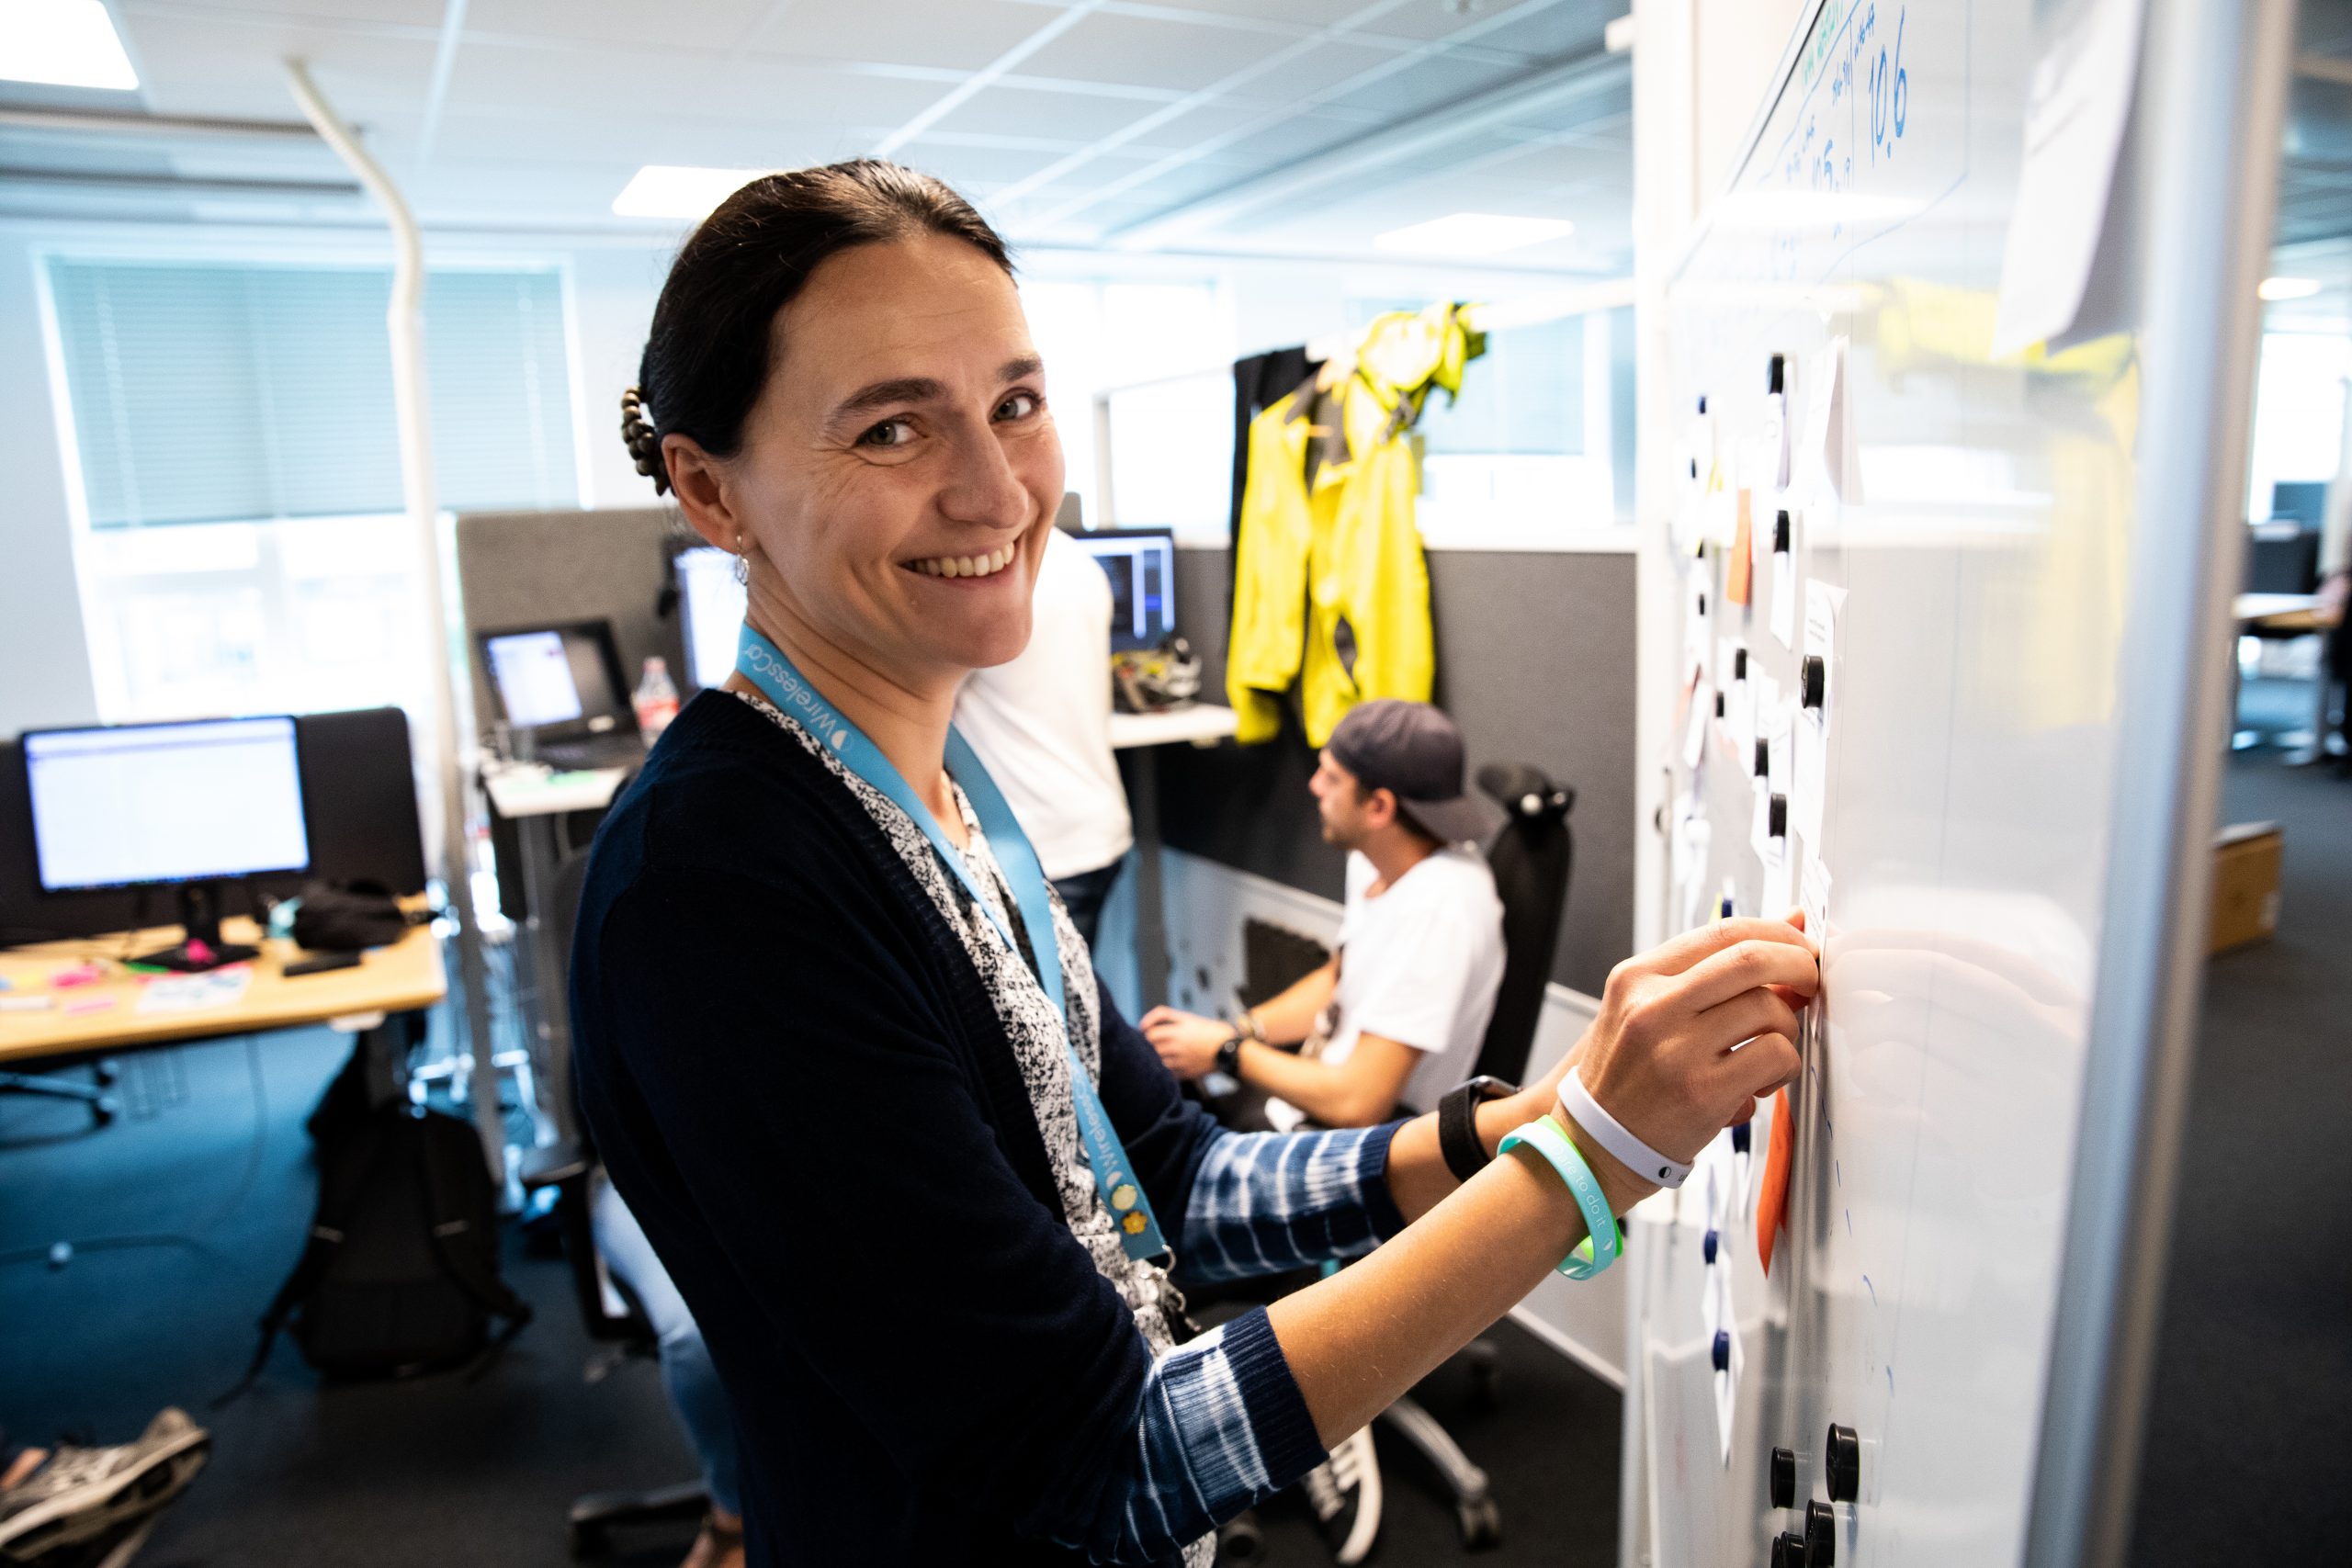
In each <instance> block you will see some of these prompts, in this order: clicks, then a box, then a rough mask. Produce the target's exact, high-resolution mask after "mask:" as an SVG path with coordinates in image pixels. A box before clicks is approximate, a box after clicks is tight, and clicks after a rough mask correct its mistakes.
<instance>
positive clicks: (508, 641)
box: [481, 619, 637, 742]
mask: <svg viewBox="0 0 2352 1568" xmlns="http://www.w3.org/2000/svg"><path fill="white" fill-rule="evenodd" d="M481 659H482V667H483V668H484V669H485V670H487V671H489V672H490V689H491V693H492V695H493V696H494V697H495V698H496V699H497V701H498V706H499V716H501V717H502V718H503V719H504V720H505V721H506V725H507V728H510V729H512V730H515V731H518V732H522V733H525V734H527V735H529V736H531V737H532V738H533V739H535V740H537V741H540V742H547V741H564V740H582V739H592V738H596V737H602V736H607V735H614V734H618V733H628V734H634V733H635V732H636V729H637V711H636V709H635V708H633V707H632V706H631V705H630V704H629V694H628V686H627V685H626V684H625V683H624V682H623V677H622V675H621V658H620V652H619V650H618V649H616V647H615V646H614V644H613V625H612V623H611V622H610V621H606V620H601V619H599V620H594V621H569V622H565V623H562V624H560V625H556V626H515V627H512V628H510V629H508V630H505V631H493V632H483V633H482V634H481Z"/></svg>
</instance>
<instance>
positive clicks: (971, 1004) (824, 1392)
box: [571, 692, 1385, 1568]
mask: <svg viewBox="0 0 2352 1568" xmlns="http://www.w3.org/2000/svg"><path fill="white" fill-rule="evenodd" d="M1102 1001H1103V1042H1102V1046H1103V1055H1102V1077H1101V1092H1102V1096H1103V1103H1104V1105H1105V1107H1106V1109H1107V1110H1108V1111H1109V1112H1110V1114H1111V1117H1112V1120H1113V1122H1114V1124H1115V1125H1116V1126H1117V1128H1118V1130H1119V1133H1120V1135H1121V1137H1122V1139H1123V1140H1124V1141H1125V1145H1126V1147H1127V1150H1128V1153H1129V1155H1130V1156H1131V1158H1132V1159H1133V1160H1134V1162H1135V1166H1136V1171H1137V1173H1138V1175H1139V1176H1140V1178H1141V1179H1142V1182H1143V1186H1144V1189H1145V1191H1146V1192H1147V1193H1148V1196H1149V1198H1150V1200H1151V1203H1152V1206H1153V1208H1154V1209H1155V1210H1156V1211H1157V1212H1158V1213H1159V1214H1160V1215H1161V1216H1162V1219H1163V1223H1166V1224H1177V1223H1178V1221H1177V1216H1181V1215H1182V1214H1183V1213H1185V1212H1186V1206H1187V1203H1188V1201H1190V1198H1191V1195H1192V1189H1193V1179H1194V1177H1195V1175H1196V1174H1197V1173H1198V1171H1199V1169H1200V1166H1201V1161H1202V1156H1203V1152H1204V1148H1205V1146H1206V1145H1207V1144H1208V1142H1209V1141H1210V1139H1211V1138H1212V1137H1213V1136H1214V1134H1215V1132H1216V1125H1215V1123H1214V1122H1210V1121H1209V1120H1208V1119H1207V1118H1205V1117H1204V1115H1203V1114H1202V1113H1201V1111H1199V1108H1198V1107H1197V1106H1195V1105H1194V1104H1193V1102H1192V1101H1190V1100H1185V1099H1184V1098H1183V1097H1182V1095H1181V1094H1180V1093H1179V1092H1178V1091H1177V1086H1176V1083H1175V1080H1174V1079H1173V1078H1172V1077H1170V1076H1169V1074H1168V1073H1167V1071H1166V1070H1165V1069H1164V1068H1163V1067H1162V1066H1160V1064H1159V1060H1158V1058H1157V1057H1156V1056H1155V1055H1153V1053H1152V1051H1151V1049H1150V1047H1149V1045H1148V1043H1146V1042H1145V1041H1144V1040H1143V1038H1142V1037H1141V1036H1140V1035H1139V1034H1138V1033H1137V1032H1136V1031H1135V1029H1134V1028H1133V1026H1131V1025H1129V1024H1128V1023H1126V1022H1125V1021H1124V1020H1122V1019H1120V1018H1119V1017H1118V1015H1117V1014H1116V1012H1115V1011H1114V1010H1113V1009H1112V1007H1111V1005H1110V1000H1109V998H1108V997H1107V995H1105V996H1103V998H1102ZM571 1003H572V1017H573V1021H574V1022H573V1034H574V1044H573V1052H574V1063H575V1068H576V1072H577V1078H578V1090H579V1098H580V1102H581V1107H582V1112H583V1114H584V1116H585V1118H586V1121H587V1124H588V1127H589V1130H590V1132H591V1134H592V1135H593V1137H594V1141H595V1144H596V1146H597V1150H598V1152H599V1154H600V1156H601V1157H602V1158H603V1160H604V1163H605V1168H606V1169H607V1170H608V1172H609V1173H610V1175H611V1177H612V1179H613V1181H614V1183H615V1185H616V1186H617V1187H618V1188H619V1190H620V1192H621V1195H622V1196H623V1197H624V1198H625V1199H626V1200H627V1201H628V1205H629V1207H630V1209H631V1210H633V1211H634V1212H635V1213H636V1214H637V1217H638V1218H639V1221H640V1222H641V1223H642V1224H643V1225H644V1227H645V1232H646V1235H648V1236H649V1237H650V1239H651V1241H652V1243H653V1246H654V1248H655V1250H656V1251H657V1252H658V1253H659V1254H660V1255H661V1258H662V1263H663V1265H664V1266H665V1267H666V1268H667V1269H669V1271H670V1273H671V1276H672V1278H673V1280H675V1281H676V1282H677V1284H678V1287H679V1289H680V1290H681V1292H683V1293H684V1296H685V1299H686V1301H687V1303H689V1304H690V1305H691V1306H692V1308H693V1309H694V1313H695V1317H696V1319H697V1321H698V1322H699V1323H700V1325H701V1327H702V1330H703V1335H704V1337H705V1339H706V1341H707V1343H708V1346H709V1348H710V1352H711V1357H712V1359H713V1361H714V1362H715V1363H716V1364H717V1367H718V1372H719V1376H720V1380H721V1382H723V1383H724V1384H725V1385H726V1387H727V1389H728V1392H729V1403H730V1404H732V1406H733V1409H734V1413H735V1425H736V1430H737V1434H738V1437H739V1439H740V1442H741V1450H742V1475H743V1494H744V1505H745V1513H746V1515H747V1517H748V1518H749V1520H750V1530H749V1549H750V1553H751V1558H752V1562H755V1563H775V1564H782V1563H787V1562H789V1563H811V1564H827V1565H831V1564H849V1563H857V1564H861V1565H866V1564H896V1563H904V1564H909V1565H912V1564H918V1563H920V1564H924V1565H926V1568H929V1565H935V1564H948V1563H975V1562H989V1563H998V1562H1002V1563H1037V1564H1046V1563H1053V1564H1068V1563H1073V1562H1082V1561H1084V1560H1085V1559H1084V1558H1083V1557H1082V1556H1081V1555H1080V1554H1079V1553H1078V1552H1076V1551H1072V1550H1070V1549H1069V1548H1067V1547H1061V1546H1057V1545H1054V1544H1052V1538H1055V1537H1059V1538H1061V1539H1063V1540H1077V1539H1080V1538H1081V1537H1083V1536H1084V1535H1085V1533H1086V1529H1087V1521H1089V1520H1091V1519H1093V1518H1096V1517H1099V1515H1100V1513H1101V1511H1102V1509H1103V1506H1104V1503H1105V1501H1106V1499H1105V1497H1104V1495H1103V1492H1104V1489H1105V1488H1106V1487H1108V1486H1111V1485H1112V1484H1114V1480H1113V1477H1112V1476H1111V1475H1110V1473H1109V1470H1108V1466H1107V1464H1106V1463H1105V1461H1104V1459H1103V1456H1104V1455H1106V1454H1107V1453H1109V1452H1111V1451H1112V1450H1113V1449H1114V1445H1115V1442H1116V1440H1117V1439H1118V1438H1120V1437H1121V1436H1123V1435H1125V1434H1127V1433H1130V1432H1131V1431H1132V1430H1133V1429H1134V1427H1135V1424H1136V1418H1137V1413H1138V1411H1139V1409H1140V1404H1141V1397H1142V1390H1143V1388H1144V1384H1145V1379H1146V1376H1147V1374H1148V1371H1149V1370H1150V1364H1151V1363H1150V1356H1149V1352H1148V1348H1147V1347H1146V1345H1145V1343H1144V1341H1143V1339H1142V1337H1141V1336H1139V1335H1138V1334H1137V1333H1136V1328H1135V1323H1134V1319H1133V1317H1132V1315H1131V1314H1129V1312H1128V1310H1127V1308H1126V1307H1125V1304H1124V1303H1122V1302H1121V1301H1120V1299H1119V1297H1118V1295H1117V1293H1116V1292H1114V1290H1113V1289H1112V1287H1111V1285H1110V1283H1109V1282H1108V1281H1107V1280H1104V1279H1103V1277H1102V1276H1101V1275H1100V1274H1099V1273H1097V1272H1096V1271H1095V1269H1094V1268H1093V1267H1092V1265H1091V1261H1090V1260H1089V1258H1088V1257H1087V1255H1086V1252H1085V1250H1084V1249H1083V1248H1082V1247H1080V1246H1079V1245H1078V1244H1077V1242H1076V1240H1075V1239H1074V1238H1073V1237H1072V1236H1071V1235H1070V1234H1069V1229H1068V1227H1067V1225H1066V1224H1065V1222H1064V1219H1063V1215H1062V1211H1061V1204H1060V1199H1059V1197H1058V1195H1057V1193H1056V1190H1055V1188H1054V1185H1053V1180H1052V1175H1051V1168H1050V1166H1049V1163H1048V1160H1047V1156H1046V1146H1045V1143H1044V1140H1043V1139H1042V1137H1041V1136H1040V1135H1039V1134H1038V1131H1037V1124H1036V1121H1035V1115H1034V1113H1033V1112H1032V1111H1031V1108H1030V1104H1029V1099H1028V1094H1027V1091H1026V1089H1025V1088H1024V1086H1023V1082H1022V1078H1021V1075H1020V1071H1019V1068H1018V1066H1017V1065H1016V1063H1015V1060H1014V1056H1013V1054H1012V1048H1011V1046H1010V1044H1009V1043H1007V1041H1006V1040H1005V1038H1004V1035H1003V1032H1002V1030H1001V1026H1000V1024H999V1022H998V1020H997V1015H996V1012H995V1010H994V1008H993V1007H992V1005H991V1004H990V1001H989V997H988V996H987V994H986V993H985V991H984V990H983V988H982V987H981V985H980V982H979V978H978V974H977V973H976V972H975V970H974V968H973V966H972V964H971V961H970V959H969V957H968V955H967V953H965V951H964V949H963V946H962V944H961V942H959V940H958V939H957V937H956V933H955V932H954V931H951V930H950V929H949V928H948V926H947V924H946V922H945V921H944V920H943V919H941V917H940V915H939V913H938V910H937V909H936V908H935V907H934V906H933V904H932V902H931V901H930V899H929V898H928V897H925V896H924V894H923V893H922V889H921V887H920V886H918V884H917V883H916V881H915V878H914V876H913V875H912V874H911V873H910V871H909V870H908V869H907V867H906V865H905V863H903V862H902V861H900V860H899V857H898V855H897V853H896V852H894V851H893V850H892V848H891V846H890V844H889V842H888V840H887V839H886V838H885V836H884V835H883V833H882V831H881V830H880V829H879V828H877V827H876V825H875V823H874V821H873V819H872V818H870V817H869V816H868V815H867V814H866V812H865V808H864V807H862V806H860V805H859V803H858V802H857V800H856V799H855V798H854V796H853V795H851V794H850V792H849V791H848V790H847V789H846V788H844V787H843V786H842V783H841V781H840V780H838V779H837V778H835V777H833V776H832V775H831V773H830V772H829V771H828V770H827V769H826V767H825V765H824V764H823V763H822V762H821V761H819V760H818V759H817V758H815V757H813V756H811V755H809V753H808V751H807V750H805V749H804V748H803V747H802V746H801V745H800V744H799V743H798V741H797V739H794V738H793V737H792V736H790V735H787V734H786V732H785V731H784V730H783V729H781V728H778V727H777V726H776V725H775V723H774V722H773V721H772V720H770V719H769V718H768V717H766V716H764V715H762V714H760V713H758V712H756V711H754V710H753V709H752V708H751V707H750V706H749V705H746V704H745V703H743V702H742V701H741V700H740V699H738V698H736V697H734V696H732V695H729V694H722V693H716V692H714V693H706V694H703V695H701V696H699V697H697V698H695V701H694V702H693V703H691V704H690V705H688V706H687V707H686V708H685V710H684V712H683V713H682V714H681V715H680V716H678V718H677V719H676V720H675V721H674V722H673V724H672V726H671V728H670V729H669V730H668V732H667V733H665V734H664V735H663V737H662V741H661V744H660V745H659V746H657V747H656V748H655V750H654V751H653V753H652V755H651V756H650V758H649V759H648V761H647V762H646V765H645V767H644V769H643V771H642V772H641V773H639V775H638V778H637V780H636V781H635V783H634V784H632V785H631V786H630V787H629V788H628V791H626V792H625V793H624V794H623V795H622V796H621V798H620V799H619V800H618V801H617V802H616V805H615V807H614V808H613V810H612V812H611V814H610V816H609V817H608V818H606V820H605V824H604V826H603V827H602V829H600V830H599V831H598V833H597V835H596V843H595V848H594V859H593V861H592V863H591V865H590V868H589V873H588V879H587V886H586V892H585V896H584V897H583V900H582V908H581V911H580V920H579V927H578V934H577V937H576V940H575V942H574V947H573V956H572V969H571ZM1384 1201H1385V1194H1384ZM1232 1332H1233V1331H1232V1330H1228V1346H1229V1347H1231V1346H1232V1345H1233V1340H1232V1338H1231V1335H1232ZM1254 1332H1255V1338H1254V1339H1251V1340H1250V1342H1248V1343H1246V1344H1243V1345H1241V1346H1239V1347H1238V1348H1236V1349H1234V1351H1233V1353H1234V1354H1236V1355H1237V1356H1242V1357H1246V1358H1247V1359H1249V1360H1250V1361H1251V1362H1252V1363H1253V1364H1254V1365H1253V1367H1252V1371H1253V1372H1255V1373H1256V1374H1258V1375H1256V1376H1253V1378H1252V1380H1251V1381H1252V1382H1261V1383H1262V1382H1266V1381H1268V1374H1269V1373H1270V1372H1271V1373H1272V1374H1273V1375H1272V1380H1271V1381H1272V1385H1273V1386H1274V1387H1275V1389H1276V1392H1277V1396H1276V1397H1274V1398H1272V1399H1267V1400H1261V1401H1257V1402H1254V1403H1253V1405H1252V1409H1251V1416H1252V1420H1253V1422H1254V1424H1255V1428H1256V1435H1257V1437H1258V1439H1259V1444H1260V1447H1261V1449H1262V1450H1265V1452H1266V1455H1267V1459H1268V1461H1269V1463H1270V1465H1272V1466H1274V1467H1275V1468H1278V1469H1279V1470H1281V1471H1283V1472H1286V1473H1291V1474H1295V1473H1297V1472H1299V1471H1300V1470H1303V1469H1304V1468H1305V1466H1306V1464H1308V1463H1311V1462H1313V1461H1314V1460H1315V1459H1316V1458H1317V1457H1319V1455H1320V1452H1321V1450H1320V1447H1319V1445H1318V1444H1317V1441H1316V1438H1315V1435H1314V1430H1313V1425H1312V1421H1311V1418H1310V1417H1309V1416H1308V1414H1307V1411H1306V1402H1305V1400H1304V1399H1303V1398H1302V1397H1300V1396H1299V1394H1298V1392H1297V1386H1296V1384H1295V1382H1293V1381H1292V1380H1291V1377H1290V1373H1289V1371H1288V1368H1287V1365H1286V1364H1285V1363H1283V1360H1282V1357H1281V1351H1280V1348H1279V1347H1277V1346H1276V1345H1275V1344H1274V1342H1273V1338H1272V1334H1271V1332H1270V1331H1268V1330H1266V1329H1265V1328H1264V1326H1263V1319H1262V1315H1261V1316H1260V1318H1259V1320H1258V1323H1257V1325H1256V1327H1255V1331H1254ZM1269 1360H1271V1361H1272V1368H1271V1369H1270V1368H1268V1366H1267V1365H1266V1363H1267V1362H1268V1361H1269ZM1260 1405H1263V1406H1264V1408H1263V1409H1262V1410H1261V1408H1260Z"/></svg>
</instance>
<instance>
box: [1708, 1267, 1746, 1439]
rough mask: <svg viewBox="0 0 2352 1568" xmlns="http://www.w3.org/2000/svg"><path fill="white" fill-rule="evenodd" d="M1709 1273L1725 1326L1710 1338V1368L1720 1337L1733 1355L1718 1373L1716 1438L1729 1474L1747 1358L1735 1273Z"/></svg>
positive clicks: (1716, 1380) (1730, 1354)
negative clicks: (1734, 1298) (1716, 1281)
mask: <svg viewBox="0 0 2352 1568" xmlns="http://www.w3.org/2000/svg"><path fill="white" fill-rule="evenodd" d="M1709 1272H1711V1273H1713V1274H1714V1275H1716V1276H1718V1277H1719V1278H1720V1280H1721V1281H1722V1284H1721V1290H1722V1293H1723V1301H1722V1303H1721V1304H1720V1306H1719V1308H1718V1311H1719V1313H1720V1315H1721V1323H1722V1326H1720V1327H1719V1328H1716V1329H1714V1330H1713V1331H1711V1332H1710V1333H1709V1334H1708V1336H1707V1347H1708V1355H1709V1357H1710V1362H1709V1364H1710V1365H1713V1356H1714V1354H1715V1349H1714V1348H1715V1346H1716V1344H1717V1343H1718V1342H1719V1341H1718V1339H1717V1336H1721V1337H1722V1339H1721V1341H1720V1343H1722V1344H1723V1345H1724V1347H1725V1348H1726V1349H1727V1350H1728V1352H1729V1354H1728V1356H1727V1357H1726V1359H1727V1360H1728V1362H1729V1364H1728V1365H1727V1366H1725V1367H1724V1368H1723V1369H1722V1370H1721V1371H1717V1372H1716V1373H1715V1437H1716V1440H1717V1441H1718V1443H1719V1444H1720V1446H1721V1447H1722V1450H1723V1459H1724V1468H1725V1469H1726V1470H1728V1469H1729V1468H1731V1436H1732V1428H1733V1427H1735V1426H1736V1424H1737V1422H1738V1419H1739V1382H1740V1378H1741V1376H1742V1375H1743V1374H1744V1373H1745V1372H1746V1371H1747V1353H1746V1351H1745V1349H1744V1348H1742V1347H1741V1345H1740V1342H1739V1318H1738V1314H1736V1312H1735V1311H1734V1310H1733V1308H1732V1303H1731V1270H1730V1269H1721V1268H1718V1269H1711V1270H1709Z"/></svg>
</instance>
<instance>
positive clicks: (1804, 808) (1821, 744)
mask: <svg viewBox="0 0 2352 1568" xmlns="http://www.w3.org/2000/svg"><path fill="white" fill-rule="evenodd" d="M1796 737H1797V756H1796V779H1795V782H1794V784H1792V787H1791V792H1790V795H1789V818H1790V821H1789V826H1790V828H1791V829H1792V830H1793V831H1795V832H1796V833H1798V834H1800V835H1801V836H1803V838H1804V842H1805V848H1806V850H1807V851H1808V852H1818V851H1819V850H1820V848H1821V819H1822V815H1823V812H1824V811H1825V810H1826V807H1827V805H1828V798H1829V795H1828V791H1829V779H1828V772H1829V768H1828V755H1829V743H1828V739H1827V738H1826V736H1825V734H1824V733H1823V731H1822V727H1821V726H1820V725H1817V724H1814V723H1810V722H1808V723H1804V724H1800V725H1798V726H1797V728H1796Z"/></svg>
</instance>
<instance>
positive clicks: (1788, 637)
mask: <svg viewBox="0 0 2352 1568" xmlns="http://www.w3.org/2000/svg"><path fill="white" fill-rule="evenodd" d="M1789 533H1790V538H1791V540H1792V542H1793V540H1794V538H1795V536H1796V527H1795V523H1794V514H1793V513H1792V520H1791V524H1790V529H1789ZM1769 575H1770V579H1771V581H1770V586H1769V587H1768V588H1767V590H1766V592H1769V593H1770V594H1771V596H1772V636H1773V637H1775V638H1777V639H1778V640H1779V642H1780V644H1781V647H1782V648H1794V647H1795V646H1796V635H1797V570H1796V551H1795V549H1794V548H1790V549H1785V550H1774V551H1773V552H1772V566H1771V570H1770V574H1769Z"/></svg>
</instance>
